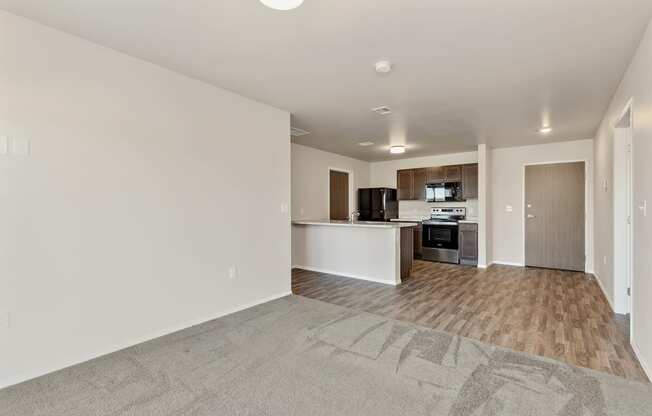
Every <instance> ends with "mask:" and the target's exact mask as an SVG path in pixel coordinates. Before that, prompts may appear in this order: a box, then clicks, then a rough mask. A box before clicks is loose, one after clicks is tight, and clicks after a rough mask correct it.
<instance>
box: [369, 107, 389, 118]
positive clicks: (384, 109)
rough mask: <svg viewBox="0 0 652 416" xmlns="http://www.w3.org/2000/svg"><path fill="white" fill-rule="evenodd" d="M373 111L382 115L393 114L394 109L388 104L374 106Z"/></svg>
mask: <svg viewBox="0 0 652 416" xmlns="http://www.w3.org/2000/svg"><path fill="white" fill-rule="evenodd" d="M371 111H373V112H374V113H376V114H380V115H381V116H386V115H389V114H392V109H391V108H389V107H387V106H382V107H376V108H372V109H371Z"/></svg>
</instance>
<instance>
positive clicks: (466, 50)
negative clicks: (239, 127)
mask: <svg viewBox="0 0 652 416" xmlns="http://www.w3.org/2000/svg"><path fill="white" fill-rule="evenodd" d="M616 4H617V7H615V6H616ZM0 8H3V9H6V10H7V11H9V12H12V13H15V14H18V15H22V16H25V17H27V18H30V19H33V20H36V21H38V22H41V23H44V24H46V25H49V26H52V27H55V28H58V29H61V30H64V31H66V32H69V33H72V34H76V35H78V36H80V37H83V38H86V39H88V40H91V41H93V42H96V43H98V44H101V45H105V46H108V47H111V48H114V49H116V50H119V51H122V52H125V53H127V54H129V55H132V56H135V57H138V58H142V59H144V60H147V61H150V62H153V63H156V64H158V65H161V66H163V67H167V68H169V69H172V70H175V71H178V72H181V73H184V74H186V75H189V76H192V77H195V78H198V79H201V80H204V81H207V82H209V83H212V84H214V85H217V86H220V87H223V88H226V89H228V90H231V91H234V92H237V93H239V94H242V95H244V96H247V97H250V98H253V99H255V100H258V101H261V102H264V103H267V104H270V105H273V106H275V107H279V108H282V109H285V110H288V111H290V112H291V113H292V124H293V125H294V126H296V127H300V128H302V129H305V130H308V131H310V132H311V134H309V135H307V136H302V137H298V138H293V141H294V142H296V143H300V144H304V145H307V146H312V147H316V148H319V149H323V150H327V151H331V152H335V153H339V154H343V155H348V156H352V157H355V158H358V159H363V160H368V161H377V160H387V159H393V158H398V157H414V156H420V155H428V154H436V153H451V152H459V151H466V150H473V149H475V148H476V145H477V144H478V143H487V144H489V145H491V146H493V147H506V146H519V145H528V144H536V143H545V142H550V141H563V140H576V139H587V138H592V137H593V135H594V133H595V131H596V129H597V127H598V124H599V123H600V121H601V119H602V116H603V114H604V112H605V110H606V108H607V105H608V104H609V101H610V99H611V96H612V94H613V93H614V91H615V89H616V88H617V86H618V82H619V81H620V79H621V78H622V76H623V74H624V71H625V69H626V67H627V64H628V62H629V60H630V59H631V57H632V56H633V54H634V51H635V48H636V46H637V44H638V42H639V40H640V39H641V37H642V35H643V32H644V30H645V27H646V24H647V22H648V21H649V19H650V17H652V1H649V0H618V1H617V2H615V1H614V0H547V1H524V0H492V1H487V0H400V1H397V0H355V1H352V0H305V3H304V4H303V6H301V7H300V8H298V9H296V10H293V11H286V12H281V11H274V10H272V9H268V8H266V7H264V6H262V5H261V4H260V3H259V1H258V0H183V1H179V0H93V1H89V0H57V1H43V0H0ZM380 58H388V59H390V60H391V61H392V62H393V63H394V65H395V68H394V71H393V72H392V73H391V74H389V75H387V76H380V75H378V74H376V73H375V71H374V67H373V64H374V63H375V62H376V61H377V60H378V59H380ZM378 106H389V107H391V108H392V110H393V113H392V114H391V115H389V116H379V115H377V114H375V113H373V112H371V111H370V110H371V109H372V108H374V107H378ZM547 123H550V125H551V126H552V127H553V132H552V133H551V134H549V135H546V136H544V135H541V134H539V133H538V129H539V128H540V127H541V125H542V124H547ZM363 141H372V142H374V143H375V145H374V146H370V147H361V146H358V145H357V143H359V142H363ZM390 144H405V145H407V147H408V152H407V153H405V154H403V155H400V156H396V155H390V154H389V152H388V147H389V145H390Z"/></svg>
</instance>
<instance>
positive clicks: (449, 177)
mask: <svg viewBox="0 0 652 416" xmlns="http://www.w3.org/2000/svg"><path fill="white" fill-rule="evenodd" d="M444 173H445V175H446V181H445V182H462V166H459V165H458V166H444Z"/></svg>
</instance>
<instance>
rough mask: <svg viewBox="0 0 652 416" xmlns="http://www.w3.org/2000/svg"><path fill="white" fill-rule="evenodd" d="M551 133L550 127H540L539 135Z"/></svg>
mask: <svg viewBox="0 0 652 416" xmlns="http://www.w3.org/2000/svg"><path fill="white" fill-rule="evenodd" d="M551 132H552V127H541V128H540V129H539V133H541V134H548V133H551Z"/></svg>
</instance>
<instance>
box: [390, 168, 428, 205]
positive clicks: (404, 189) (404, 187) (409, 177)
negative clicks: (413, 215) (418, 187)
mask: <svg viewBox="0 0 652 416" xmlns="http://www.w3.org/2000/svg"><path fill="white" fill-rule="evenodd" d="M396 187H397V190H398V200H399V201H409V200H411V199H414V171H413V170H412V169H405V170H399V171H398V172H396ZM424 199H425V198H424Z"/></svg>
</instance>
